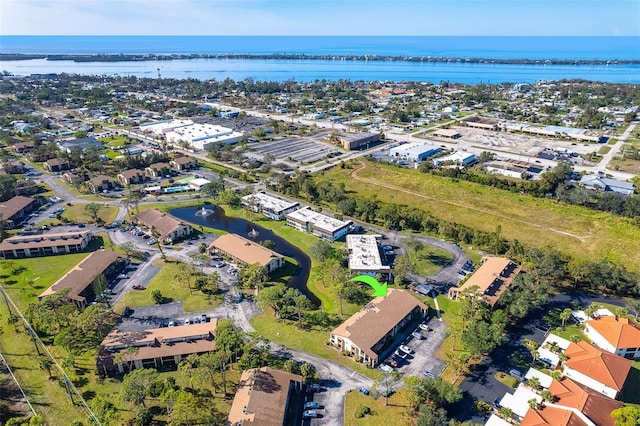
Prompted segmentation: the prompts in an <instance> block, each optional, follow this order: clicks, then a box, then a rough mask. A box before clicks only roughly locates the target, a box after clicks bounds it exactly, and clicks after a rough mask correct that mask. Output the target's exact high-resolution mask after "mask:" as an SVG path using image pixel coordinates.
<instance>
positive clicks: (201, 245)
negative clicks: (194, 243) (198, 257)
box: [198, 243, 207, 254]
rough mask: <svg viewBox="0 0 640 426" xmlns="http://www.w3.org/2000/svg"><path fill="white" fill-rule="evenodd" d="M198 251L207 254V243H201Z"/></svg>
mask: <svg viewBox="0 0 640 426" xmlns="http://www.w3.org/2000/svg"><path fill="white" fill-rule="evenodd" d="M198 252H200V254H205V253H206V252H207V244H205V243H200V245H199V246H198Z"/></svg>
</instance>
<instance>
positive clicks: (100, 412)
mask: <svg viewBox="0 0 640 426" xmlns="http://www.w3.org/2000/svg"><path fill="white" fill-rule="evenodd" d="M90 405H91V410H92V411H93V413H94V414H95V415H96V417H97V418H98V420H100V423H102V424H103V425H111V424H114V423H115V422H116V420H118V410H117V409H116V406H115V405H113V403H112V402H111V401H109V400H108V399H107V398H105V397H103V396H97V397H95V398H93V399H92V400H91V402H90Z"/></svg>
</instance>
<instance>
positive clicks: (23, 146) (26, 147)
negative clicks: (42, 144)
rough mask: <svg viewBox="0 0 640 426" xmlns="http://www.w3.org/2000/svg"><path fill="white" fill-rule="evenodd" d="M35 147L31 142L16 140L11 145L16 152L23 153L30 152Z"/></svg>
mask: <svg viewBox="0 0 640 426" xmlns="http://www.w3.org/2000/svg"><path fill="white" fill-rule="evenodd" d="M35 148H36V144H35V143H33V142H18V143H17V144H15V145H13V150H14V151H15V152H17V153H18V154H24V153H26V152H31V151H33V150H34V149H35Z"/></svg>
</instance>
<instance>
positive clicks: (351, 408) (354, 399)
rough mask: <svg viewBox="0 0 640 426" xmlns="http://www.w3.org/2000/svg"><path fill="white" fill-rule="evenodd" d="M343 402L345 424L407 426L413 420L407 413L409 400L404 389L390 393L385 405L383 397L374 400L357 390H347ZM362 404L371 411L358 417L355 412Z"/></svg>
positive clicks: (358, 425) (348, 425)
mask: <svg viewBox="0 0 640 426" xmlns="http://www.w3.org/2000/svg"><path fill="white" fill-rule="evenodd" d="M344 402H345V408H344V424H345V426H391V425H393V426H403V425H407V426H408V425H412V424H414V421H415V420H414V419H413V418H411V416H409V414H407V409H408V406H409V402H408V398H407V395H406V390H405V389H400V390H399V391H398V392H396V393H394V394H393V395H391V396H390V397H389V402H388V405H386V406H385V398H384V397H380V398H378V399H377V400H374V399H373V398H371V396H367V395H363V394H362V393H360V392H358V391H357V390H351V391H349V392H347V393H346V395H345V399H344ZM362 406H365V407H369V408H370V409H371V413H369V414H367V415H366V416H364V417H363V418H361V419H358V418H356V416H355V414H356V412H357V411H358V410H359V409H360V407H362Z"/></svg>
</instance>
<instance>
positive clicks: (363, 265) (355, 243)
mask: <svg viewBox="0 0 640 426" xmlns="http://www.w3.org/2000/svg"><path fill="white" fill-rule="evenodd" d="M346 240H347V250H348V251H349V271H351V273H352V274H353V275H358V274H366V275H371V276H375V275H376V274H381V275H383V276H384V277H385V279H390V278H391V267H390V266H389V265H383V264H382V257H381V256H380V241H382V236H381V235H353V234H350V235H347V237H346Z"/></svg>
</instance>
